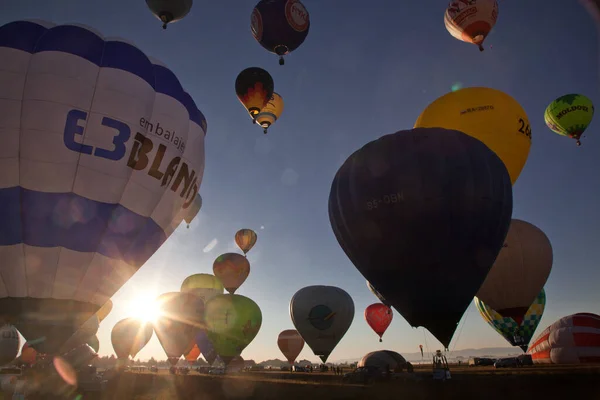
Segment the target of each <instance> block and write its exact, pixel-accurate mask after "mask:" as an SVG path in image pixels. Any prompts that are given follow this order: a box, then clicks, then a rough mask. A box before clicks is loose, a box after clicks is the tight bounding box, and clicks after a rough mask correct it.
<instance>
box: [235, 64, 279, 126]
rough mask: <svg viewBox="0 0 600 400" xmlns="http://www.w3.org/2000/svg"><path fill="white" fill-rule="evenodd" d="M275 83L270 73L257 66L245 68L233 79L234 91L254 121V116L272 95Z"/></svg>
mask: <svg viewBox="0 0 600 400" xmlns="http://www.w3.org/2000/svg"><path fill="white" fill-rule="evenodd" d="M273 90H275V83H274V82H273V78H272V77H271V74H269V73H268V72H267V71H265V70H264V69H262V68H259V67H250V68H246V69H245V70H243V71H242V72H240V73H239V75H238V76H237V78H236V80H235V93H236V94H237V97H238V99H239V101H240V102H241V103H242V105H243V106H244V107H245V108H246V110H247V111H248V113H249V114H250V117H252V120H253V121H254V122H256V121H255V119H256V116H257V115H258V113H259V112H260V110H262V109H263V108H264V107H265V106H266V105H267V103H268V101H269V99H270V98H271V97H273Z"/></svg>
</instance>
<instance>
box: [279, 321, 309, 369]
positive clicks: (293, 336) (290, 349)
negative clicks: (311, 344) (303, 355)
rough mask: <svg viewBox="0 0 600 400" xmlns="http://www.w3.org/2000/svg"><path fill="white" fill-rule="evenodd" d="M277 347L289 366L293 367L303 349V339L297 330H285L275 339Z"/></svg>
mask: <svg viewBox="0 0 600 400" xmlns="http://www.w3.org/2000/svg"><path fill="white" fill-rule="evenodd" d="M277 346H278V347H279V350H281V352H282V353H283V355H284V356H285V358H286V359H287V360H288V362H289V363H290V365H294V362H295V361H296V358H297V357H298V355H299V354H300V352H301V351H302V349H303V348H304V339H302V336H301V335H300V333H298V331H297V330H295V329H286V330H285V331H282V332H281V333H280V334H279V336H278V337H277Z"/></svg>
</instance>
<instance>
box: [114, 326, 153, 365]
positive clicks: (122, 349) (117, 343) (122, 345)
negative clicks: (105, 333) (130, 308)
mask: <svg viewBox="0 0 600 400" xmlns="http://www.w3.org/2000/svg"><path fill="white" fill-rule="evenodd" d="M153 332H154V330H153V329H152V325H151V324H149V323H146V322H142V321H141V320H139V319H136V318H125V319H122V320H120V321H119V322H117V323H116V324H115V326H113V328H112V331H111V333H110V341H111V343H112V346H113V349H114V350H115V353H116V354H117V358H119V359H120V360H127V359H129V356H131V357H133V358H135V356H136V355H137V353H139V352H140V350H142V349H143V348H144V346H146V345H147V344H148V342H149V341H150V339H152V333H153Z"/></svg>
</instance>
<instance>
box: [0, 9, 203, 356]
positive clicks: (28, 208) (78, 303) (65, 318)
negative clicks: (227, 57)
mask: <svg viewBox="0 0 600 400" xmlns="http://www.w3.org/2000/svg"><path fill="white" fill-rule="evenodd" d="M0 43H1V45H0V82H2V83H1V84H0V126H1V127H2V134H0V148H1V149H3V150H2V159H3V160H4V164H3V165H4V166H3V168H4V169H5V171H14V173H5V174H2V177H1V178H2V179H0V205H1V207H0V210H1V211H0V220H2V221H3V222H2V225H1V226H0V252H1V253H2V262H1V263H0V271H1V273H2V278H3V279H2V282H1V283H0V314H1V315H0V319H2V320H4V321H8V322H11V321H12V323H13V324H14V325H15V326H16V327H17V329H19V331H20V332H21V333H22V334H23V336H25V338H26V339H27V340H28V341H29V342H30V343H31V345H32V346H33V347H35V348H36V349H37V350H38V351H40V352H42V353H52V354H57V352H58V351H59V349H60V347H61V346H62V345H63V344H64V343H65V341H66V340H67V339H69V337H70V336H71V335H73V333H75V331H76V330H77V329H78V328H79V327H80V326H81V325H82V324H83V323H84V322H85V321H87V320H88V319H89V318H90V317H91V316H92V315H93V314H94V313H96V312H97V311H98V310H99V308H100V307H101V306H102V305H104V304H105V303H106V302H107V300H108V299H109V298H110V297H111V296H112V295H113V294H114V293H115V292H116V291H117V290H118V289H119V288H120V287H121V286H122V285H123V284H124V283H125V282H126V281H127V280H128V279H129V278H130V277H131V276H132V275H133V274H134V273H135V272H136V271H137V270H138V269H139V268H140V267H141V266H142V265H143V264H144V263H145V262H146V260H148V259H149V258H150V256H152V254H153V253H154V252H155V251H156V250H157V249H158V248H159V247H160V246H161V245H162V244H163V243H164V242H165V240H167V238H168V237H169V236H170V235H171V234H172V233H173V231H174V230H175V229H176V227H177V226H179V224H180V222H181V221H182V220H183V216H184V215H185V213H186V210H187V208H188V207H189V205H190V204H191V202H192V201H193V199H194V197H195V196H196V194H197V193H198V191H199V188H200V184H201V182H202V176H203V173H204V135H205V132H204V131H203V128H202V126H203V125H204V123H203V120H204V117H203V116H202V114H201V113H200V111H199V110H198V108H197V107H196V105H195V103H194V101H193V100H192V98H191V97H190V95H189V94H187V93H186V92H185V91H184V90H183V88H182V86H181V83H180V82H179V81H178V79H177V78H176V76H175V75H174V74H173V73H172V72H171V71H170V70H169V69H167V68H166V67H165V66H163V65H160V64H156V62H154V61H151V60H150V59H149V58H148V57H146V55H145V54H144V53H143V52H142V51H141V50H140V49H138V48H136V47H134V46H133V45H131V44H129V43H125V42H123V41H118V40H111V39H105V38H103V37H101V36H99V35H98V33H96V32H95V31H92V30H90V29H87V28H84V27H82V26H75V25H58V26H53V25H52V24H51V23H45V22H43V23H38V22H28V21H15V22H11V23H8V24H6V25H3V26H1V27H0ZM83 127H85V129H84V128H83ZM174 132H176V133H174ZM166 135H170V137H169V140H165V137H166ZM17 144H18V145H17Z"/></svg>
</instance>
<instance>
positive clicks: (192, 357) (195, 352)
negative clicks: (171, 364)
mask: <svg viewBox="0 0 600 400" xmlns="http://www.w3.org/2000/svg"><path fill="white" fill-rule="evenodd" d="M198 357H200V348H198V345H197V344H196V343H194V346H193V347H192V350H190V351H189V352H188V353H187V354H186V355H185V360H186V361H187V362H194V361H196V360H197V359H198Z"/></svg>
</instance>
